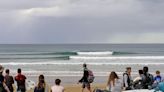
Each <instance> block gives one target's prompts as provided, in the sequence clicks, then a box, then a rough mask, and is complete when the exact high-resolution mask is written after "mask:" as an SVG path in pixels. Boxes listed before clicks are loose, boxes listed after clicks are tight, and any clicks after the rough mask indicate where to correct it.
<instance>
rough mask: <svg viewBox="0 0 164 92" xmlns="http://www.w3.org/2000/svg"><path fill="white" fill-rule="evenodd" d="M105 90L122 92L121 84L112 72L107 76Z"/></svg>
mask: <svg viewBox="0 0 164 92" xmlns="http://www.w3.org/2000/svg"><path fill="white" fill-rule="evenodd" d="M107 88H109V89H108V91H109V92H121V91H122V83H121V81H120V79H119V77H118V75H117V74H116V73H115V72H114V71H113V72H111V73H110V75H109V79H108V82H107Z"/></svg>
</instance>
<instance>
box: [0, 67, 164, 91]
mask: <svg viewBox="0 0 164 92" xmlns="http://www.w3.org/2000/svg"><path fill="white" fill-rule="evenodd" d="M83 68H84V70H83V76H82V78H81V79H80V80H79V81H78V83H81V84H82V92H84V89H85V88H87V90H88V91H89V92H92V90H91V85H90V84H91V83H92V82H93V81H94V75H93V72H92V71H91V70H89V69H88V68H87V64H83ZM131 70H132V69H131V67H127V68H126V72H125V73H123V76H122V79H121V78H119V76H118V75H117V73H116V72H114V71H112V72H111V73H110V75H109V78H108V81H107V88H106V89H105V90H102V89H98V88H97V89H94V92H122V91H123V90H134V89H155V90H161V91H162V92H164V81H163V78H162V76H161V75H160V71H159V70H157V71H156V76H153V75H152V74H151V73H149V69H148V67H146V66H145V67H143V69H141V70H138V74H139V75H138V76H139V77H137V78H135V80H133V79H132V76H131V72H132V71H131ZM3 71H4V67H3V66H1V65H0V92H14V88H13V84H14V80H15V81H16V83H17V89H16V90H17V92H26V83H25V82H26V79H27V78H26V76H25V75H23V74H22V71H21V69H20V68H19V69H18V70H17V75H16V76H15V77H14V78H13V76H11V75H10V70H9V69H6V70H5V75H3ZM60 83H61V80H60V79H56V80H55V85H53V86H51V87H49V85H48V84H47V83H46V82H45V78H44V75H39V77H38V84H37V85H36V86H35V88H34V89H33V92H64V87H63V86H61V85H60ZM161 83H163V85H162V86H159V85H161ZM160 87H161V88H160Z"/></svg>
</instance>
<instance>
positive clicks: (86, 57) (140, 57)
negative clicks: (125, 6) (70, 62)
mask: <svg viewBox="0 0 164 92" xmlns="http://www.w3.org/2000/svg"><path fill="white" fill-rule="evenodd" d="M69 58H70V59H104V60H105V59H110V60H115V59H144V60H146V59H164V56H111V57H110V56H108V57H99V56H94V57H93V56H92V57H90V56H70V57H69Z"/></svg>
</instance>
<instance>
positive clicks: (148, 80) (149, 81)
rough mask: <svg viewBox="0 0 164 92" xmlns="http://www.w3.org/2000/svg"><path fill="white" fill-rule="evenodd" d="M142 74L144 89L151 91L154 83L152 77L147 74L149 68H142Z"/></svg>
mask: <svg viewBox="0 0 164 92" xmlns="http://www.w3.org/2000/svg"><path fill="white" fill-rule="evenodd" d="M143 73H144V76H145V81H144V83H143V84H144V89H151V88H152V85H153V83H154V77H153V75H152V74H150V73H149V68H148V67H147V66H145V67H143Z"/></svg>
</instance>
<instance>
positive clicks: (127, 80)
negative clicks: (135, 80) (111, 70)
mask: <svg viewBox="0 0 164 92" xmlns="http://www.w3.org/2000/svg"><path fill="white" fill-rule="evenodd" d="M123 87H124V90H132V89H133V88H132V77H131V67H127V68H126V72H125V73H124V74H123Z"/></svg>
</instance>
